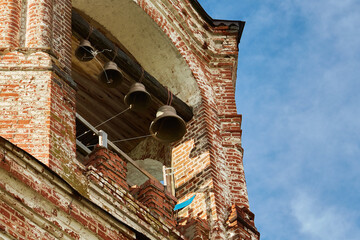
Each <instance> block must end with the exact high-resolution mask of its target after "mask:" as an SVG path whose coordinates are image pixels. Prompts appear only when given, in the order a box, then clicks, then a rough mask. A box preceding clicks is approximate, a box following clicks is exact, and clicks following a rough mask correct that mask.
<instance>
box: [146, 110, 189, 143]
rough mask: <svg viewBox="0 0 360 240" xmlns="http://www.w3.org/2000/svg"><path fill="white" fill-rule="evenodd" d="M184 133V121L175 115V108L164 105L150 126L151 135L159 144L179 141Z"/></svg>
mask: <svg viewBox="0 0 360 240" xmlns="http://www.w3.org/2000/svg"><path fill="white" fill-rule="evenodd" d="M185 132H186V124H185V121H184V120H183V119H182V118H181V117H179V116H178V115H177V114H176V110H175V108H173V107H171V106H169V105H164V106H162V107H160V108H159V110H158V111H157V113H156V118H155V119H154V121H152V122H151V124H150V133H151V135H152V136H153V137H154V138H155V139H157V140H158V141H160V142H164V143H171V142H175V141H178V140H180V139H181V138H182V137H183V136H184V134H185Z"/></svg>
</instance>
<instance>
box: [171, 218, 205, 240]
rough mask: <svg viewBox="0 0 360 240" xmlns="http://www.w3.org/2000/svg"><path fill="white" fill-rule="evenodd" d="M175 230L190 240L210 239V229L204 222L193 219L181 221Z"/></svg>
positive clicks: (200, 219) (199, 219)
mask: <svg viewBox="0 0 360 240" xmlns="http://www.w3.org/2000/svg"><path fill="white" fill-rule="evenodd" d="M180 224H181V225H179V226H178V227H177V229H178V230H179V231H180V232H181V233H183V234H184V236H185V237H187V238H188V239H192V240H206V239H210V228H209V224H208V222H207V221H206V220H204V219H202V218H199V217H195V218H188V219H186V220H185V219H183V220H182V223H180Z"/></svg>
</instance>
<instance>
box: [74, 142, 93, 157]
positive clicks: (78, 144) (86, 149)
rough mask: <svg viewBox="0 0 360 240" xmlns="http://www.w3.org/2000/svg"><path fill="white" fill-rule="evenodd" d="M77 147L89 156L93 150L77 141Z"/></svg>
mask: <svg viewBox="0 0 360 240" xmlns="http://www.w3.org/2000/svg"><path fill="white" fill-rule="evenodd" d="M76 145H77V146H79V147H80V148H81V150H83V151H84V152H86V153H87V154H90V153H91V150H90V149H89V148H87V147H86V146H85V145H84V144H83V143H82V142H80V141H79V140H77V139H76Z"/></svg>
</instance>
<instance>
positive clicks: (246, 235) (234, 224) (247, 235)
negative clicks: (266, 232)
mask: <svg viewBox="0 0 360 240" xmlns="http://www.w3.org/2000/svg"><path fill="white" fill-rule="evenodd" d="M230 211H231V212H230V216H229V219H228V221H227V224H228V235H229V239H231V240H257V239H260V233H259V232H258V231H257V229H256V227H255V223H254V219H255V215H254V214H253V213H252V212H251V211H250V210H249V209H248V208H247V207H240V206H237V205H235V204H234V205H233V206H232V207H231V210H230Z"/></svg>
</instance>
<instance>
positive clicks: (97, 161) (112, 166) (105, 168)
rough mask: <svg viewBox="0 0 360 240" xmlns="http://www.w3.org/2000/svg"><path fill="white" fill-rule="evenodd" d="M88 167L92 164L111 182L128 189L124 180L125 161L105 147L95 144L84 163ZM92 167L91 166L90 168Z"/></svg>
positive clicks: (125, 172)
mask: <svg viewBox="0 0 360 240" xmlns="http://www.w3.org/2000/svg"><path fill="white" fill-rule="evenodd" d="M84 164H85V165H86V166H87V167H88V168H89V166H92V167H94V168H96V171H97V172H98V173H99V174H101V175H102V176H103V177H104V178H106V179H108V181H109V182H110V183H111V184H116V185H118V186H120V187H122V188H123V189H124V190H126V191H129V185H128V184H127V182H126V174H127V163H126V162H125V161H124V160H123V159H122V158H120V157H119V156H118V155H117V154H116V153H114V152H112V151H110V150H109V149H107V148H105V147H100V146H96V147H95V149H94V151H92V152H91V153H90V155H89V156H88V157H87V159H86V160H85V163H84ZM92 169H93V168H92Z"/></svg>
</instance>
